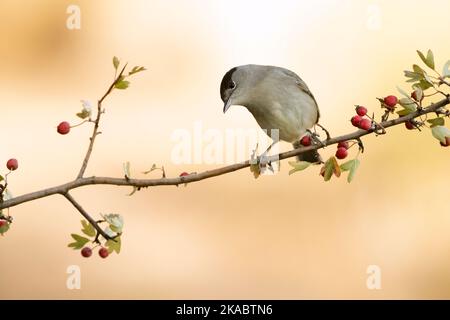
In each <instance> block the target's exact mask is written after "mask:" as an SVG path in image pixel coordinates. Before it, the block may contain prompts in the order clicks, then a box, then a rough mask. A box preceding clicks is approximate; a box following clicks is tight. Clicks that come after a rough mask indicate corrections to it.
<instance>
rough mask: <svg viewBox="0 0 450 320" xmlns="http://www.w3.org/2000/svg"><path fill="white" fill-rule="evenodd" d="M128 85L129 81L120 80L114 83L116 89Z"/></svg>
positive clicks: (121, 88)
mask: <svg viewBox="0 0 450 320" xmlns="http://www.w3.org/2000/svg"><path fill="white" fill-rule="evenodd" d="M129 86H130V81H126V80H120V81H117V83H116V84H115V85H114V87H115V88H116V89H120V90H124V89H126V88H128V87H129Z"/></svg>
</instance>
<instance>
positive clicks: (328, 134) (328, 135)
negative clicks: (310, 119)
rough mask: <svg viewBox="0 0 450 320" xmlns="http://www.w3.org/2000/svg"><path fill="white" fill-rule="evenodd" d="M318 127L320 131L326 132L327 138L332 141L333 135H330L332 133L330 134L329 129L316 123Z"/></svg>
mask: <svg viewBox="0 0 450 320" xmlns="http://www.w3.org/2000/svg"><path fill="white" fill-rule="evenodd" d="M316 126H318V127H319V128H320V129H322V131H323V132H325V134H326V136H327V140H330V139H331V135H330V133H329V132H328V130H327V129H325V128H324V127H323V126H322V125H321V124H319V123H316Z"/></svg>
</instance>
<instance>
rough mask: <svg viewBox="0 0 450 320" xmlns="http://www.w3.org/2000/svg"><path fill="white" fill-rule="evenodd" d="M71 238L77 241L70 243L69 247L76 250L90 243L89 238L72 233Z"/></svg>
mask: <svg viewBox="0 0 450 320" xmlns="http://www.w3.org/2000/svg"><path fill="white" fill-rule="evenodd" d="M71 236H72V238H73V239H74V240H75V242H72V243H69V245H68V247H70V248H73V249H74V250H78V249H81V248H83V247H84V245H85V244H86V243H88V242H89V239H88V238H85V237H83V236H80V235H78V234H75V233H72V234H71Z"/></svg>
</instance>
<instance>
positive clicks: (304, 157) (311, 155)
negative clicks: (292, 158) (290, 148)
mask: <svg viewBox="0 0 450 320" xmlns="http://www.w3.org/2000/svg"><path fill="white" fill-rule="evenodd" d="M293 145H294V148H295V149H297V148H300V147H301V144H300V142H295V143H293ZM297 160H298V161H307V162H311V163H323V161H322V157H321V156H320V154H319V152H317V150H311V151H307V152H304V153H302V154H299V155H298V156H297Z"/></svg>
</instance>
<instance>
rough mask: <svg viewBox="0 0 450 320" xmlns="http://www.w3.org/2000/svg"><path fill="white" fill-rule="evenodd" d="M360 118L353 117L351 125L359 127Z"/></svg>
mask: <svg viewBox="0 0 450 320" xmlns="http://www.w3.org/2000/svg"><path fill="white" fill-rule="evenodd" d="M361 120H362V118H361V117H360V116H353V117H352V120H351V122H352V125H353V126H355V127H359V123H360V122H361Z"/></svg>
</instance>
